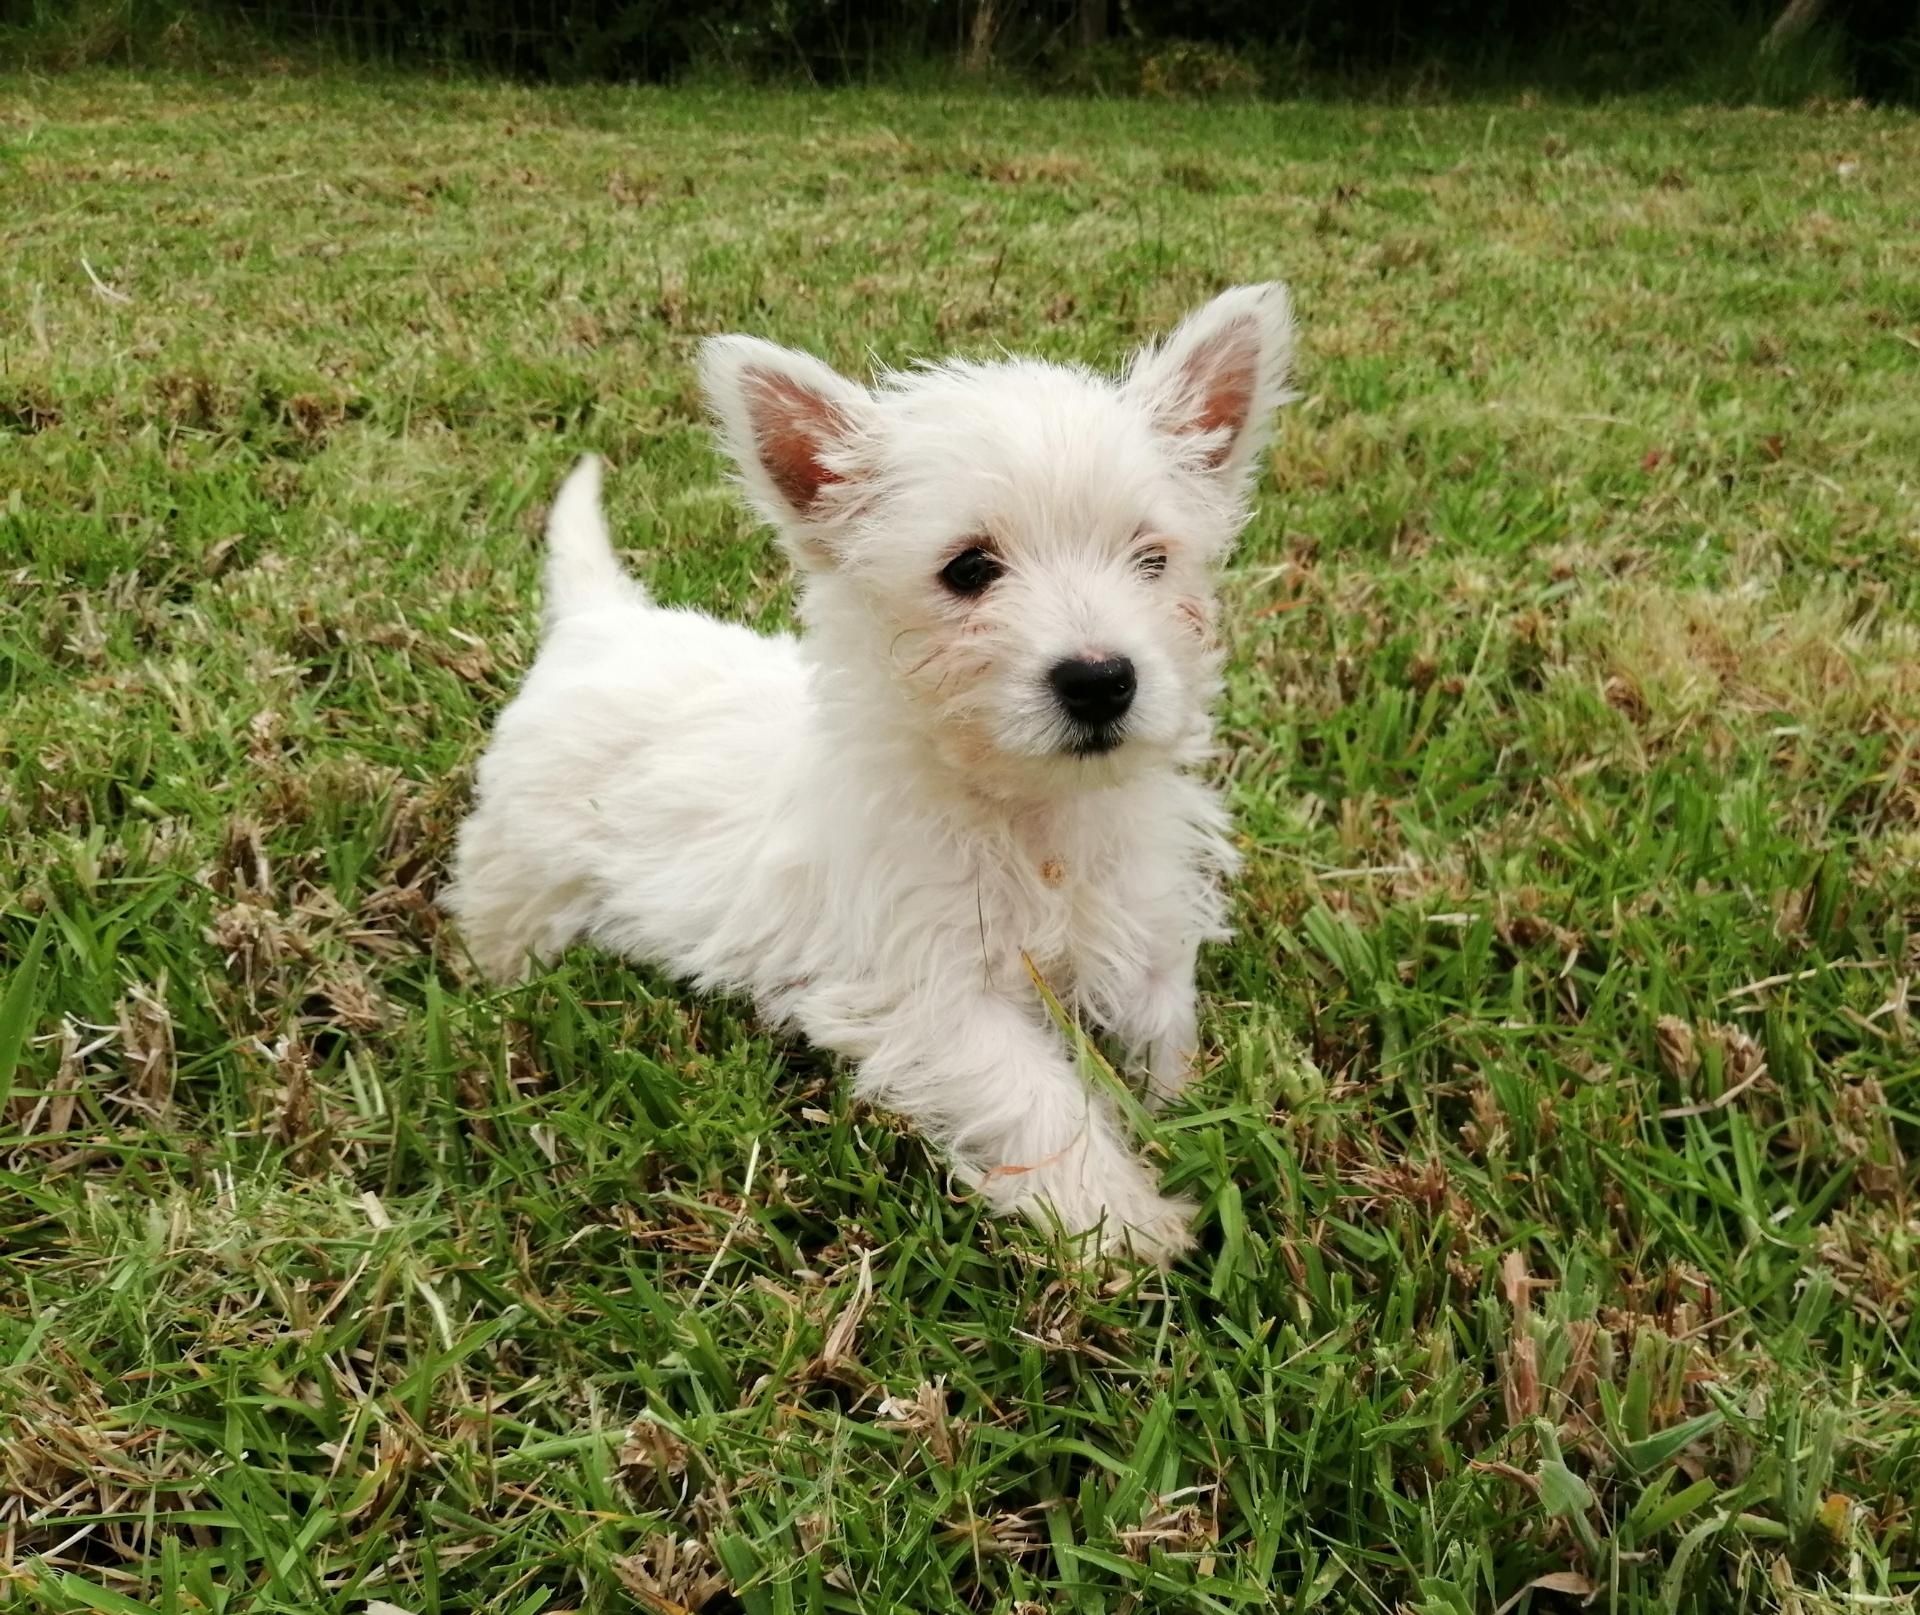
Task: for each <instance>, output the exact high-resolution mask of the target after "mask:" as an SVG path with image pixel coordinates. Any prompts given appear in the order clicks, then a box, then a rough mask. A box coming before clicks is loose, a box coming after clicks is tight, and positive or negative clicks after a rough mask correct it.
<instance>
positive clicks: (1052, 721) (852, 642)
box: [702, 285, 1293, 786]
mask: <svg viewBox="0 0 1920 1615" xmlns="http://www.w3.org/2000/svg"><path fill="white" fill-rule="evenodd" d="M1292 337H1293V325H1292V317H1291V314H1290V312H1289V308H1288V301H1287V294H1286V290H1285V288H1284V287H1281V286H1279V285H1267V286H1246V287H1239V288H1236V289H1235V290H1233V291H1229V292H1226V293H1224V294H1222V295H1221V296H1219V297H1217V298H1215V299H1214V300H1213V301H1212V302H1211V303H1209V304H1207V305H1206V306H1205V307H1204V308H1202V309H1200V310H1199V311H1198V312H1197V313H1195V314H1194V315H1193V316H1192V317H1191V318H1189V319H1188V320H1187V321H1186V323H1185V324H1183V325H1182V326H1181V327H1180V328H1179V329H1178V330H1177V331H1176V332H1175V333H1174V334H1173V336H1172V337H1171V338H1169V339H1168V340H1167V341H1166V342H1165V343H1162V344H1160V345H1157V346H1154V347H1150V348H1147V349H1145V350H1143V351H1142V352H1141V353H1140V354H1138V355H1137V356H1136V357H1135V358H1134V360H1133V362H1132V364H1131V365H1130V366H1129V368H1128V369H1127V371H1126V373H1125V375H1124V376H1123V377H1122V378H1120V379H1119V380H1109V379H1107V378H1105V377H1101V376H1096V375H1093V374H1090V373H1089V372H1086V371H1083V370H1079V369H1071V368H1067V367H1063V366H1058V365H1051V364H1042V363H1037V362H1032V361H1024V360H1010V361H1006V362H1002V363H995V364H970V363H959V362H955V363H948V364H941V365H935V366H930V367H926V368H922V369H917V370H913V371H908V372H904V373H899V374H894V375H890V376H887V377H885V378H883V379H882V380H881V382H880V383H879V384H878V385H877V386H876V387H874V388H872V389H869V388H866V387H862V386H859V385H857V384H855V383H853V382H851V381H848V380H847V379H846V378H844V377H842V376H840V375H839V374H837V373H836V372H834V371H833V370H831V369H829V368H828V367H827V366H826V365H823V364H821V363H820V362H819V361H817V360H815V359H811V358H809V357H807V356H806V355H804V354H799V353H794V352H791V351H789V350H787V349H784V348H778V347H774V346H772V345H771V344H768V343H765V342H761V341H758V340H756V339H754V338H751V337H741V336H733V337H722V338H718V339H716V340H714V341H712V342H710V343H708V344H707V346H706V349H705V351H704V353H703V355H702V374H703V378H704V380H705V383H706V387H707V392H708V395H709V397H710V399H711V400H712V403H713V407H714V411H715V413H716V415H717V416H718V418H719V422H720V426H721V431H722V433H723V435H724V437H725V439H726V443H727V446H728V448H729V449H730V450H731V452H732V454H733V456H734V458H735V459H736V460H737V461H738V463H739V466H740V470H741V474H742V477H743V479H744V481H745V484H746V488H747V491H748V493H749V494H750V496H751V497H752V499H753V502H754V504H755V505H756V506H757V507H758V508H759V509H760V510H761V511H762V512H764V513H765V515H766V516H767V517H768V518H769V519H770V520H771V521H772V522H773V523H774V524H775V525H776V526H777V527H778V528H779V530H780V533H781V536H782V539H783V541H784V542H785V544H786V547H787V549H788V551H789V552H790V553H791V555H792V556H793V558H794V559H795V561H796V562H797V563H798V564H799V565H800V566H801V567H802V568H803V570H804V572H805V574H806V586H805V591H804V598H803V607H802V610H803V615H804V616H805V617H806V619H807V622H808V624H809V627H810V629H811V630H812V631H813V633H814V635H815V636H816V638H818V639H819V640H821V641H823V643H822V644H821V645H820V647H819V648H820V652H821V655H822V661H823V663H824V664H825V665H827V666H828V667H829V668H831V669H832V670H833V671H834V672H835V673H839V672H842V671H844V672H845V673H847V674H850V675H856V676H857V675H865V674H871V675H873V677H874V679H875V681H876V683H877V686H878V688H876V689H873V690H871V691H869V690H867V687H866V686H864V685H860V684H857V683H856V684H850V685H848V688H849V689H851V690H855V691H859V692H861V693H860V694H859V695H858V696H857V697H856V698H858V699H872V700H874V701H876V702H884V703H885V704H886V706H887V709H888V710H887V712H886V713H885V714H882V713H880V712H876V714H875V720H876V722H878V721H880V720H881V719H882V718H883V716H884V717H885V718H887V719H896V718H904V719H905V720H906V721H908V722H910V723H912V724H914V725H916V726H918V727H920V728H921V729H922V730H923V731H924V732H925V734H926V736H927V737H928V739H929V740H930V741H931V742H932V743H933V744H934V745H935V746H936V748H937V749H938V750H939V752H940V753H941V755H942V756H944V757H945V758H946V759H947V760H949V761H950V762H953V763H956V764H958V765H960V766H963V767H965V768H967V769H969V770H972V771H974V772H976V773H977V774H978V775H979V777H980V779H981V783H982V784H983V785H990V784H991V783H992V782H994V781H995V780H996V779H997V780H999V781H1001V782H1003V783H1007V784H1013V783H1017V782H1019V781H1027V782H1032V783H1040V782H1044V783H1046V784H1048V785H1049V786H1052V785H1058V784H1061V783H1070V782H1072V781H1075V780H1085V781H1087V782H1093V781H1097V780H1110V779H1113V778H1117V777H1119V776H1120V775H1122V774H1124V773H1125V772H1126V771H1128V770H1129V769H1130V767H1131V766H1133V765H1135V764H1136V763H1138V762H1139V761H1142V760H1147V759H1159V760H1165V759H1166V758H1169V757H1179V756H1184V755H1189V754H1191V752H1192V751H1193V750H1194V749H1195V748H1196V747H1197V746H1198V745H1199V744H1201V743H1203V742H1204V739H1205V736H1206V733H1207V728H1208V723H1207V708H1208V706H1209V705H1210V703H1211V701H1212V698H1213V694H1214V690H1215V685H1216V682H1217V670H1218V655H1217V652H1216V649H1215V643H1214V615H1215V602H1214V584H1215V574H1216V569H1217V565H1218V563H1219V561H1220V560H1221V558H1222V557H1223V556H1224V555H1225V554H1226V552H1227V550H1228V548H1229V547H1230V546H1231V544H1232V542H1233V540H1234V537H1235V536H1236V534H1237V533H1238V532H1239V530H1240V528H1241V526H1242V525H1243V523H1244V522H1245V520H1246V499H1247V495H1248V492H1249V490H1250V488H1251V485H1252V483H1253V481H1254V478H1255V476H1256V474H1257V472H1258V469H1259V467H1260V465H1261V463H1262V460H1263V455H1262V453H1261V450H1262V448H1263V446H1264V444H1265V442H1266V438H1267V429H1268V424H1269V421H1270V418H1271V416H1272V413H1273V410H1274V408H1275V406H1276V405H1278V404H1280V403H1282V402H1284V401H1285V399H1286V397H1287V393H1286V377H1287V366H1288V359H1289V356H1290V352H1291V348H1292Z"/></svg>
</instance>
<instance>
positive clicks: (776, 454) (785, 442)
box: [744, 370, 848, 516]
mask: <svg viewBox="0 0 1920 1615" xmlns="http://www.w3.org/2000/svg"><path fill="white" fill-rule="evenodd" d="M744 385H745V388H746V394H747V413H748V418H749V419H750V420H751V421H752V423H753V442H754V448H755V450H756V452H757V453H758V454H759V456H760V464H761V465H762V466H763V467H764V468H765V469H766V473H767V476H768V478H769V479H770V480H771V481H772V483H773V485H774V487H775V488H776V489H777V490H778V491H779V494H780V497H781V498H782V499H784V500H786V502H787V503H788V504H789V505H791V506H792V507H793V509H794V510H795V511H796V512H797V513H798V514H799V515H802V516H806V515H809V514H811V513H812V511H813V508H814V506H815V505H816V504H817V503H818V502H819V499H820V491H821V489H823V488H825V487H826V486H827V484H828V483H832V482H839V481H840V480H842V479H841V477H840V474H839V473H838V472H836V471H834V470H833V469H832V468H830V467H829V466H828V465H827V464H826V462H825V460H824V458H823V456H824V455H825V454H826V453H827V451H828V450H829V449H831V448H832V447H833V446H834V444H835V443H837V442H840V441H844V439H845V437H846V435H847V430H848V423H847V420H846V417H845V416H844V415H842V414H841V413H840V411H839V409H838V408H837V407H836V406H835V405H834V404H832V403H831V402H829V401H828V400H827V399H825V398H823V397H821V395H820V394H819V393H816V392H812V391H809V390H808V389H807V388H806V387H803V386H802V385H801V384H800V383H799V382H797V381H795V380H794V379H793V378H792V377H790V376H782V375H777V374H775V373H773V372H771V371H766V370H753V371H749V372H748V373H747V375H746V377H745V380H744Z"/></svg>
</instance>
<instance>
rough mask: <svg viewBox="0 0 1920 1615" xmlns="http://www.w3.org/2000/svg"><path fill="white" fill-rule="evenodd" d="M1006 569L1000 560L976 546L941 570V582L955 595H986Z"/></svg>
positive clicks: (963, 551)
mask: <svg viewBox="0 0 1920 1615" xmlns="http://www.w3.org/2000/svg"><path fill="white" fill-rule="evenodd" d="M1004 571H1006V568H1005V567H1004V566H1002V565H1001V564H1000V561H999V558H998V557H997V556H994V555H990V554H988V552H987V551H985V550H983V549H981V548H980V547H979V546H978V545H975V546H974V547H973V548H972V549H969V550H962V551H961V552H960V553H959V554H958V555H956V556H955V557H954V558H953V559H952V560H951V561H949V562H947V564H946V565H945V566H943V567H942V568H941V569H940V581H941V582H942V583H944V584H945V585H946V586H947V587H948V588H949V589H951V590H952V591H953V592H954V593H955V594H985V593H986V591H987V589H988V588H989V587H990V586H991V585H992V583H993V580H994V579H995V578H997V577H999V576H1000V574H1001V573H1002V572H1004Z"/></svg>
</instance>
